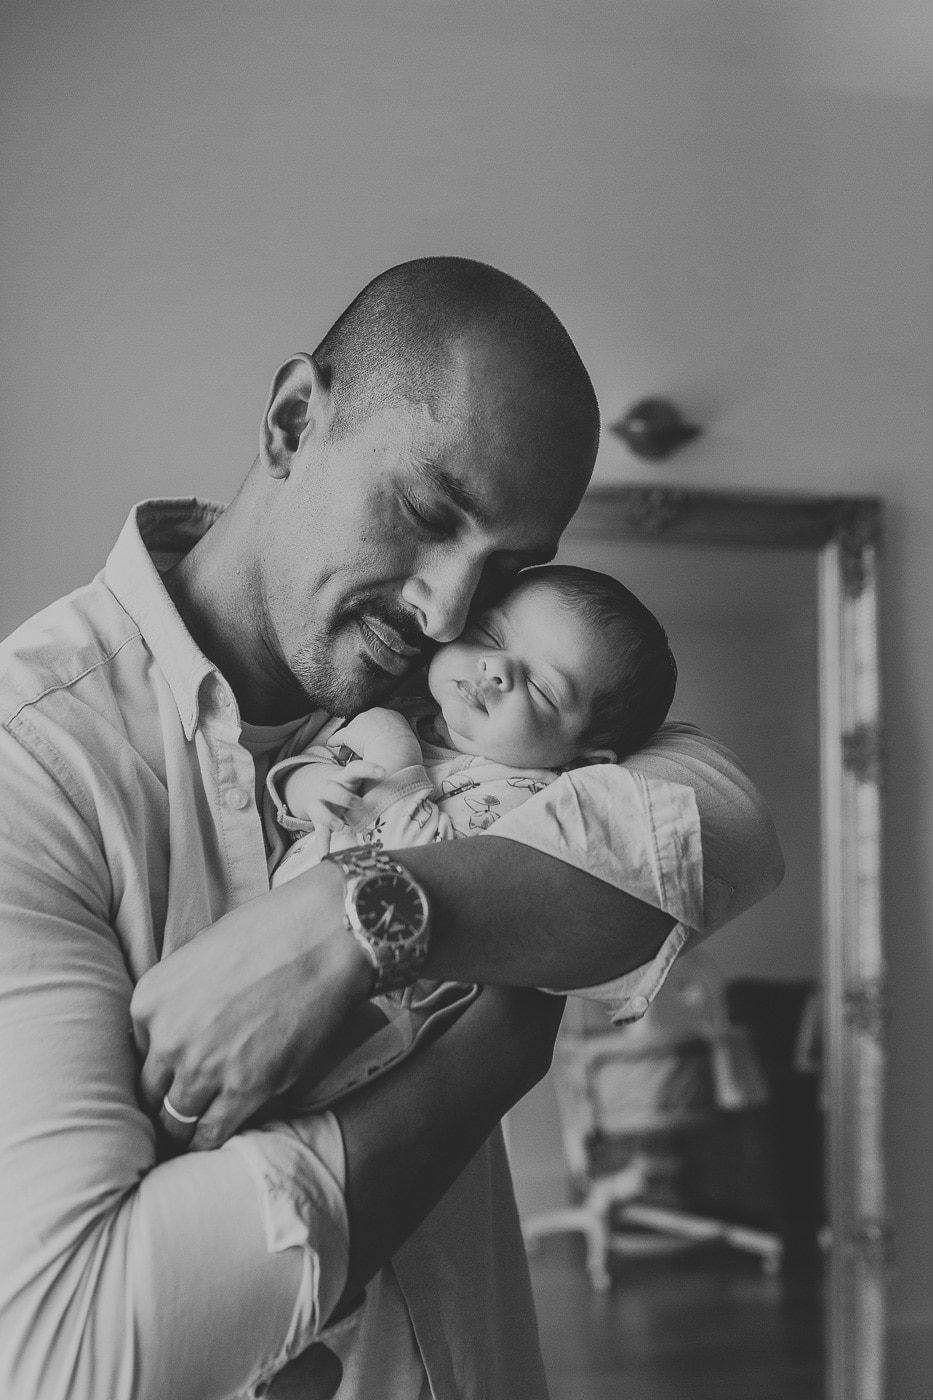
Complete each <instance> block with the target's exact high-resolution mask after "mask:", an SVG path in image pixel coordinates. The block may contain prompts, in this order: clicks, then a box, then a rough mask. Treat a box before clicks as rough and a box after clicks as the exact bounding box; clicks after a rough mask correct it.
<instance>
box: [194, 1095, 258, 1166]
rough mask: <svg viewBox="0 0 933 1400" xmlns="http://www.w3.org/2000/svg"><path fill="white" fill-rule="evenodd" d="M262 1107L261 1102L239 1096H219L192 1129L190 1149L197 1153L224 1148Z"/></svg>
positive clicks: (208, 1106)
mask: <svg viewBox="0 0 933 1400" xmlns="http://www.w3.org/2000/svg"><path fill="white" fill-rule="evenodd" d="M261 1107H262V1102H261V1101H257V1102H255V1103H254V1102H253V1101H252V1100H251V1099H248V1098H244V1097H243V1096H242V1095H239V1094H223V1093H221V1094H218V1095H217V1097H216V1099H214V1100H213V1102H212V1103H210V1104H208V1105H207V1107H206V1108H205V1110H204V1112H203V1113H202V1114H201V1116H200V1118H199V1119H198V1122H197V1123H196V1124H195V1126H194V1127H193V1128H192V1130H191V1137H190V1138H189V1139H188V1145H189V1147H190V1148H191V1149H192V1150H193V1151H195V1152H210V1151H211V1149H212V1148H214V1147H220V1146H222V1145H223V1143H225V1142H226V1141H227V1139H228V1138H229V1137H232V1136H233V1134H234V1133H235V1132H236V1130H237V1128H239V1127H240V1125H241V1124H242V1123H245V1122H246V1120H247V1118H251V1117H252V1115H253V1114H254V1113H256V1112H257V1111H258V1110H259V1109H260V1108H261Z"/></svg>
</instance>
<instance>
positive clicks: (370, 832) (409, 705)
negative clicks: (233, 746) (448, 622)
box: [267, 565, 677, 1109]
mask: <svg viewBox="0 0 933 1400" xmlns="http://www.w3.org/2000/svg"><path fill="white" fill-rule="evenodd" d="M676 679H677V667H676V665H675V663H674V658H673V656H672V655H671V650H670V647H669V646H668V642H667V636H666V635H665V632H664V629H663V628H662V627H661V624H660V623H659V622H658V621H657V619H656V618H655V617H654V616H653V615H652V614H651V613H650V612H649V611H648V609H647V608H646V607H645V606H644V604H643V603H641V602H639V600H638V599H637V598H636V597H635V596H634V594H632V593H630V592H629V590H628V589H627V588H624V587H623V586H622V584H621V583H618V582H617V581H616V580H615V579H613V578H609V577H608V576H606V575H603V574H597V573H593V572H591V571H590V570H587V569H578V568H571V567H567V566H564V565H548V566H546V567H543V568H538V569H533V570H529V571H528V572H527V573H524V574H522V575H521V576H520V577H519V578H518V580H517V581H516V582H515V584H514V585H513V587H512V589H511V590H510V592H509V593H507V594H506V595H505V596H504V597H503V598H501V599H500V600H499V601H498V602H497V603H495V604H494V605H492V606H490V607H488V608H485V609H482V610H480V611H477V612H476V613H475V614H474V615H472V616H471V618H470V619H469V621H468V623H467V626H466V628H465V629H464V632H463V634H462V635H461V636H460V637H458V638H457V640H456V641H454V642H448V643H446V644H445V645H443V646H440V647H439V648H438V650H437V651H436V652H435V653H434V656H433V657H432V659H431V662H430V665H429V667H428V673H427V682H428V692H429V698H423V699H416V700H412V701H407V702H404V703H402V704H400V705H399V707H398V708H397V709H395V710H389V709H373V710H367V711H365V712H364V713H362V714H360V715H357V716H356V718H355V719H353V720H351V721H350V723H349V724H347V725H345V726H343V727H342V728H340V729H339V730H337V731H336V732H334V731H333V730H331V737H330V739H329V742H328V744H327V745H324V744H320V743H318V744H313V745H311V746H310V747H308V748H306V749H304V750H303V751H301V752H299V753H296V754H292V755H291V756H289V757H286V758H284V759H282V760H280V761H279V762H278V763H276V764H275V765H274V766H273V767H272V769H271V770H270V772H269V776H268V779H267V788H268V791H269V795H270V797H271V799H272V802H273V804H274V806H275V814H276V819H277V821H278V823H279V825H280V826H281V827H282V828H284V829H285V831H286V832H288V833H289V834H290V835H291V836H292V837H293V838H295V839H294V844H293V845H292V846H291V847H290V849H289V850H288V851H287V852H286V854H285V856H284V857H283V858H282V860H281V861H280V862H279V864H278V866H277V868H275V869H274V871H273V875H272V883H273V885H276V884H280V883H282V882H283V881H285V880H288V879H291V878H292V877H293V876H295V875H298V874H299V873H300V872H301V871H303V870H306V869H308V868H309V866H312V865H316V864H317V863H318V862H319V861H320V860H321V859H322V858H323V857H324V856H325V855H327V854H328V853H329V852H331V851H335V850H341V849H343V850H345V849H348V848H350V847H353V846H360V845H364V844H368V845H374V846H380V847H384V848H385V849H387V850H398V849H402V848H404V847H406V846H412V845H426V844H428V843H429V842H432V841H444V840H450V839H455V838H457V837H460V836H471V835H474V834H476V833H477V832H482V831H486V830H488V829H489V827H490V826H492V825H493V823H494V822H496V821H497V820H498V819H499V817H501V816H503V815H504V814H505V813H506V812H509V811H512V810H513V809H514V808H515V807H517V806H519V805H520V804H521V803H522V802H525V801H527V799H528V798H529V797H531V796H532V795H533V794H534V793H536V792H540V791H541V789H542V788H544V787H546V786H547V785H548V784H549V783H552V782H554V780H555V779H556V778H557V777H558V775H559V773H560V772H561V771H562V770H565V769H567V768H569V767H575V766H577V765H580V764H586V763H597V762H615V761H616V760H617V759H620V758H623V757H625V756H626V755H627V754H629V753H631V752H633V751H634V750H635V749H637V748H639V747H640V746H641V745H642V744H643V743H644V742H645V740H647V739H648V738H649V737H650V736H651V735H652V734H653V733H654V732H655V730H656V729H657V728H658V727H659V725H661V724H662V723H663V721H664V719H665V717H666V715H667V711H668V708H669V707H670V703H671V700H672V698H673V695H674V686H675V684H676ZM477 993H478V989H477V988H465V987H459V986H454V985H453V984H449V983H448V984H434V983H427V982H420V983H416V984H415V986H413V987H409V988H406V989H405V990H404V991H402V992H395V993H389V994H388V995H387V996H381V997H377V998H375V999H373V1001H370V1002H368V1003H366V1004H364V1006H363V1007H361V1008H358V1010H357V1012H356V1013H354V1016H353V1017H352V1018H351V1019H350V1020H349V1021H348V1022H347V1023H346V1024H345V1026H344V1027H343V1030H342V1031H341V1033H339V1034H338V1035H337V1036H336V1037H335V1038H334V1040H333V1041H332V1042H331V1043H330V1044H329V1045H328V1047H327V1049H326V1051H325V1053H324V1054H323V1056H321V1057H319V1058H318V1059H317V1060H316V1061H315V1063H314V1065H313V1066H311V1067H310V1070H309V1072H308V1073H307V1074H305V1075H304V1076H303V1077H302V1080H301V1081H300V1082H299V1083H298V1084H296V1085H295V1086H294V1089H293V1090H292V1091H291V1093H290V1095H289V1100H290V1105H291V1108H292V1109H294V1108H295V1106H296V1104H297V1105H299V1106H300V1107H301V1108H302V1109H310V1108H321V1107H324V1106H325V1105H327V1104H330V1103H333V1102H335V1101H336V1100H337V1099H338V1098H341V1097H342V1096H343V1095H344V1094H346V1093H348V1092H351V1091H352V1090H353V1089H355V1088H356V1087H358V1086H359V1085H360V1084H362V1083H365V1082H366V1081H367V1080H369V1079H371V1078H372V1077H373V1075H375V1074H381V1073H383V1072H384V1071H385V1070H387V1069H389V1068H390V1067H391V1066H392V1065H393V1064H395V1063H397V1062H398V1060H399V1059H401V1058H402V1057H404V1056H405V1055H406V1054H408V1053H409V1051H410V1050H411V1049H412V1047H413V1046H414V1045H415V1044H416V1043H418V1042H420V1041H424V1040H427V1039H430V1038H431V1037H432V1036H434V1035H436V1034H438V1033H439V1032H440V1031H441V1030H443V1028H444V1026H445V1024H448V1023H449V1021H450V1020H451V1019H453V1018H455V1017H456V1016H458V1015H459V1014H460V1013H461V1012H462V1010H463V1009H464V1006H465V1005H466V1004H468V1002H469V1000H471V999H472V997H473V996H475V995H476V994H477Z"/></svg>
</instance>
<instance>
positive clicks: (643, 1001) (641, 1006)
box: [632, 997, 648, 1016]
mask: <svg viewBox="0 0 933 1400" xmlns="http://www.w3.org/2000/svg"><path fill="white" fill-rule="evenodd" d="M632 1010H633V1011H634V1012H635V1015H636V1016H644V1014H645V1012H646V1011H647V1010H648V998H647V997H632Z"/></svg>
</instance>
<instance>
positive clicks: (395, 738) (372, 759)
mask: <svg viewBox="0 0 933 1400" xmlns="http://www.w3.org/2000/svg"><path fill="white" fill-rule="evenodd" d="M332 745H333V747H332V748H324V747H323V746H322V745H319V744H315V745H312V746H311V747H310V748H309V749H307V750H306V751H305V753H304V754H301V755H298V756H296V757H295V758H291V759H287V760H285V762H284V763H283V764H281V765H276V767H275V769H273V772H272V773H271V774H270V779H271V789H270V790H271V791H272V792H273V795H274V797H275V799H276V804H277V810H278V813H279V819H280V820H281V819H282V812H283V808H284V811H285V813H286V814H287V816H288V817H289V818H290V819H291V820H290V821H288V822H287V823H286V824H288V825H291V824H292V823H294V824H296V825H298V826H299V827H302V828H303V827H305V826H308V825H309V826H311V827H314V828H318V829H323V830H327V831H334V830H337V829H338V828H339V827H341V826H343V825H345V824H346V823H347V821H348V820H349V817H350V814H351V812H352V810H353V808H354V806H355V805H356V803H357V800H358V798H360V797H362V796H363V795H364V794H365V793H367V792H370V791H372V789H373V788H374V787H377V786H378V784H379V783H380V782H381V781H382V780H383V779H384V778H386V777H387V776H388V777H391V776H392V775H393V774H395V773H398V772H401V771H403V770H404V769H406V768H410V767H413V766H416V765H420V763H421V749H420V747H419V744H418V740H417V739H416V738H415V735H414V734H413V733H412V731H411V729H410V728H409V726H408V724H407V722H406V721H405V720H404V719H403V718H402V716H401V715H398V714H396V713H395V712H394V711H392V710H384V709H372V710H366V711H364V712H363V714H361V715H357V717H356V719H354V720H351V721H350V723H349V724H348V725H345V726H344V728H343V729H341V730H340V731H339V733H338V734H336V735H335V736H334V738H333V740H332ZM344 750H346V751H349V752H351V753H352V757H350V759H349V761H348V762H343V760H342V758H341V757H340V755H341V751H344ZM280 799H281V800H280Z"/></svg>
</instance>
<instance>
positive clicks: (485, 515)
mask: <svg viewBox="0 0 933 1400" xmlns="http://www.w3.org/2000/svg"><path fill="white" fill-rule="evenodd" d="M415 465H416V466H417V468H418V470H419V472H420V473H421V475H422V476H425V477H427V479H428V480H429V481H430V483H431V485H432V486H433V487H434V488H435V490H437V491H440V493H441V495H443V496H446V497H447V499H448V500H450V501H452V502H453V504H454V505H455V506H457V508H458V509H459V510H462V511H463V513H464V515H468V516H469V517H470V519H471V520H475V521H476V523H477V525H480V526H482V528H483V529H484V530H485V529H487V528H488V526H489V525H490V523H491V516H490V514H489V512H488V510H487V509H486V507H485V506H484V505H483V503H482V501H481V500H480V499H479V497H478V496H475V495H474V494H473V492H472V491H470V490H469V488H468V487H466V486H464V484H463V482H462V481H458V480H457V478H456V477H455V476H451V474H450V472H449V471H447V470H446V468H445V467H439V466H438V465H437V463H436V462H416V463H415Z"/></svg>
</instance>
